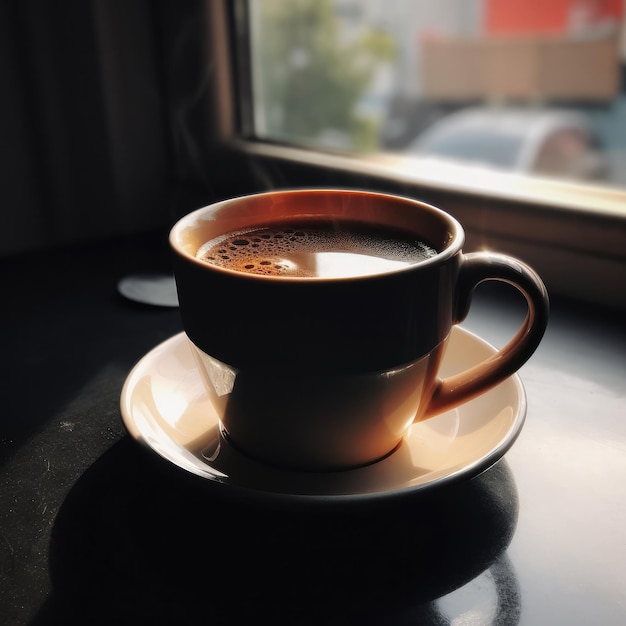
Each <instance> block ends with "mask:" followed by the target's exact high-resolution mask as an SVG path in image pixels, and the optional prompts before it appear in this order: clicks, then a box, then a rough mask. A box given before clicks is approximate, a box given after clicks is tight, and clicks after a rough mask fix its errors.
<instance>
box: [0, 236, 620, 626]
mask: <svg viewBox="0 0 626 626" xmlns="http://www.w3.org/2000/svg"><path fill="white" fill-rule="evenodd" d="M163 239H164V238H163V237H162V235H157V236H153V235H145V236H137V237H128V238H124V239H121V240H118V241H114V242H104V243H96V244H93V245H90V246H81V247H68V248H67V249H63V250H54V251H47V252H37V253H36V254H33V255H27V256H21V257H18V258H12V259H4V260H2V261H0V269H1V272H2V282H3V288H4V294H3V302H4V304H3V307H2V312H1V317H0V320H1V324H0V337H1V339H0V345H1V354H2V358H1V359H0V368H1V380H2V385H1V391H0V393H1V404H0V407H1V408H0V411H1V414H0V624H2V625H5V624H6V625H9V624H10V625H14V624H35V625H39V624H42V625H43V624H144V623H145V624H148V623H149V624H204V623H206V624H249V623H257V622H260V621H262V620H265V621H267V622H268V623H274V624H278V623H284V624H456V625H483V624H506V625H510V624H527V625H533V626H536V625H542V624H550V625H552V624H567V625H576V624H580V625H588V624H597V625H603V626H604V625H613V624H615V625H618V624H620V625H621V624H624V623H626V530H625V528H626V401H625V395H626V394H625V387H626V384H625V381H626V328H625V324H624V321H623V319H624V314H623V313H619V312H616V311H611V310H606V309H599V308H595V307H591V306H589V305H583V304H581V303H576V302H571V301H566V300H560V299H558V298H553V311H552V316H551V321H550V324H549V327H548V331H547V333H546V335H545V338H544V341H543V343H542V345H541V346H540V348H539V350H538V351H537V352H536V353H535V355H534V356H533V357H532V358H531V360H530V361H529V362H528V363H527V364H526V365H525V366H524V367H523V369H522V370H521V372H520V374H521V378H522V381H523V383H524V385H525V388H526V392H527V397H528V413H527V420H526V424H525V426H524V429H523V430H522V433H521V435H520V437H519V438H518V440H517V441H516V442H515V444H514V445H513V447H512V449H511V450H509V452H508V453H507V454H506V455H505V457H504V458H503V459H502V460H501V461H500V462H498V463H497V464H496V465H495V466H493V467H492V468H490V469H489V470H487V471H485V472H484V473H482V474H481V475H480V476H478V477H475V478H473V479H471V480H470V479H468V480H464V481H462V482H458V483H455V484H451V485H446V486H445V487H442V488H441V489H438V490H435V491H431V492H427V493H426V494H423V495H420V496H419V497H408V498H403V499H399V500H398V501H393V502H385V503H384V504H379V505H377V506H371V505H370V506H367V505H355V506H354V507H346V508H341V509H339V508H333V507H315V508H312V509H308V508H306V509H297V508H290V509H281V508H277V507H275V506H273V505H272V506H264V505H263V504H262V503H259V502H242V501H236V500H233V499H232V498H230V497H228V494H224V493H221V492H220V490H219V489H215V488H213V489H207V488H206V484H205V483H204V482H203V481H202V480H201V479H196V478H195V477H191V476H189V475H186V474H184V472H182V470H179V469H178V468H174V467H171V466H169V465H168V464H167V463H166V462H165V461H163V460H162V459H160V458H158V457H156V456H154V455H153V454H151V453H150V452H148V451H147V450H146V449H144V448H143V447H140V446H139V445H138V444H137V443H136V442H135V441H133V440H131V439H130V438H129V437H128V436H127V435H126V434H125V431H124V428H123V425H122V421H121V416H120V410H119V397H120V392H121V389H122V385H123V383H124V380H125V378H126V376H127V374H128V372H129V370H130V368H131V367H132V366H133V365H134V364H135V363H136V362H137V361H138V360H139V359H140V358H141V357H142V356H143V355H144V354H145V353H146V352H148V351H149V350H150V349H151V348H152V347H154V346H155V345H156V344H158V343H160V342H161V341H163V340H164V339H167V338H168V337H170V336H171V335H173V334H176V333H178V332H179V331H180V330H181V322H180V319H179V313H178V310H177V309H176V308H162V307H153V306H146V305H141V304H137V303H134V302H131V301H129V300H126V299H124V298H123V297H121V296H120V295H119V293H118V291H117V284H118V281H119V280H120V279H122V278H123V277H124V276H126V275H128V274H132V273H134V272H142V271H165V272H169V256H168V253H167V250H166V248H165V245H164V242H163ZM499 293H500V294H501V293H502V291H500V292H498V290H495V289H493V288H484V289H483V288H481V289H480V290H479V291H478V292H477V294H476V296H475V299H474V304H473V306H472V310H471V313H470V316H469V317H468V319H467V320H466V321H465V322H464V324H463V326H464V327H466V328H468V329H469V330H472V331H473V332H475V333H477V334H479V335H481V336H483V337H484V338H485V339H487V340H488V341H490V342H491V343H493V344H494V345H502V344H503V343H504V342H506V341H507V340H508V338H509V337H510V335H511V333H512V332H513V330H514V329H515V327H516V325H517V324H519V322H520V320H521V316H522V310H523V307H522V306H521V303H520V302H519V301H518V300H517V298H516V297H515V296H514V295H511V294H510V293H509V292H505V293H504V295H503V296H502V295H498V294H499Z"/></svg>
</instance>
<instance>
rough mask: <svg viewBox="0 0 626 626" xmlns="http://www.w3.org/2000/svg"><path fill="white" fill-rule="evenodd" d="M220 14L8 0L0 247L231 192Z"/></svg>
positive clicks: (158, 219) (104, 2)
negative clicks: (223, 132) (220, 75)
mask: <svg viewBox="0 0 626 626" xmlns="http://www.w3.org/2000/svg"><path fill="white" fill-rule="evenodd" d="M215 19H216V18H215V11H214V10H213V9H212V8H211V2H207V1H199V0H185V2H182V3H174V2H167V1H163V2H150V1H148V0H132V1H127V0H59V1H58V2H56V1H55V2H50V1H45V0H10V1H4V2H2V3H0V81H1V85H2V97H1V98H0V132H1V141H0V146H1V148H0V159H1V161H0V172H1V174H0V201H1V202H0V207H1V211H2V219H3V227H2V228H0V255H7V254H11V253H15V252H21V251H27V250H33V249H39V248H43V247H49V246H55V245H60V244H64V243H67V242H74V241H85V240H89V239H92V238H102V237H108V236H113V235H118V234H129V233H132V232H135V231H140V230H148V229H165V228H167V227H168V226H169V225H170V224H171V223H172V222H173V220H174V219H176V218H177V217H178V216H179V215H181V214H183V213H184V212H186V211H188V210H190V209H193V208H196V207H197V206H201V205H202V204H203V203H205V202H210V201H212V200H213V199H215V198H216V197H220V196H223V195H226V194H227V193H231V192H232V189H228V190H222V189H221V183H220V181H222V180H225V179H226V178H227V177H225V176H224V174H223V171H221V170H224V168H226V167H227V160H224V159H223V158H222V157H220V156H219V154H218V153H219V148H218V145H217V144H218V142H217V141H216V137H217V136H218V135H219V130H220V129H219V123H220V122H219V120H218V116H217V110H216V106H217V105H216V100H217V98H218V96H219V94H217V93H216V91H217V86H216V72H215V68H216V57H215V55H216V54H222V53H223V52H224V50H225V48H222V49H221V50H222V51H221V52H219V51H218V52H216V48H215V46H212V45H211V44H212V42H211V32H215V27H216V25H215V24H211V20H215ZM217 27H218V28H221V27H225V24H220V25H217ZM218 32H219V31H218Z"/></svg>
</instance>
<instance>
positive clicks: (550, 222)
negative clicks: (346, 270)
mask: <svg viewBox="0 0 626 626" xmlns="http://www.w3.org/2000/svg"><path fill="white" fill-rule="evenodd" d="M236 9H237V10H236V11H234V16H235V20H234V29H235V33H236V36H235V39H234V40H235V42H236V45H235V53H236V54H235V58H236V63H235V65H234V81H235V83H236V85H237V87H238V89H237V90H236V93H237V96H236V101H237V102H238V103H239V105H240V108H239V110H240V113H241V119H240V123H239V126H238V127H237V128H236V131H235V132H234V133H233V137H232V142H231V144H232V146H233V147H234V148H235V151H238V152H239V153H240V154H241V155H243V156H244V158H245V159H246V162H248V163H249V162H252V163H253V164H254V169H255V171H256V172H257V174H258V175H259V179H260V182H259V184H260V185H261V186H263V187H264V188H265V189H267V188H268V187H269V188H275V187H296V186H305V185H310V186H351V187H368V188H373V189H378V190H382V191H390V192H393V193H400V194H403V195H411V196H413V197H416V198H419V199H422V200H424V201H427V202H432V203H433V204H436V205H439V206H441V207H442V208H445V209H446V210H448V211H450V212H452V213H453V214H455V215H456V216H457V217H458V218H459V220H460V221H461V222H462V223H463V225H464V226H465V229H466V231H467V235H468V243H467V248H468V249H478V248H483V247H489V248H492V249H496V250H501V251H503V252H506V253H509V254H513V255H515V256H518V257H520V258H522V259H524V260H526V261H527V262H529V263H530V264H531V265H533V266H534V267H535V268H536V269H537V270H538V271H539V272H540V273H541V274H542V276H543V277H544V279H545V280H546V282H547V284H548V287H549V289H550V291H551V292H552V293H553V294H557V293H560V294H564V295H566V296H575V297H582V298H585V299H587V300H591V301H593V302H603V303H607V304H610V305H612V306H626V288H625V287H626V284H625V281H624V276H625V275H626V274H625V269H626V190H624V187H625V186H626V167H625V166H626V133H625V131H624V130H623V129H626V98H625V96H624V94H623V93H622V89H623V87H622V71H623V59H622V49H621V43H620V42H621V30H622V27H623V22H624V11H623V6H622V2H621V1H619V2H616V1H612V0H605V1H603V0H597V1H594V0H585V1H582V0H550V2H542V1H541V0H532V1H529V2H526V3H511V2H507V1H505V0H445V1H441V0H421V1H420V2H413V1H412V0H249V1H247V2H246V1H244V0H240V1H239V2H238V3H237V5H236Z"/></svg>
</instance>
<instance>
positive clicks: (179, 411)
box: [150, 376, 189, 427]
mask: <svg viewBox="0 0 626 626" xmlns="http://www.w3.org/2000/svg"><path fill="white" fill-rule="evenodd" d="M178 384H179V383H178ZM150 386H151V388H152V398H153V400H154V404H155V405H156V408H157V410H158V411H159V414H160V415H161V416H162V417H163V419H164V420H165V421H166V422H167V423H168V424H169V425H170V426H172V427H176V425H177V423H178V422H179V421H180V420H181V418H182V416H183V415H184V413H185V411H186V410H187V407H188V406H189V397H188V396H186V395H185V394H184V393H177V391H176V386H177V385H172V381H171V380H168V379H167V378H165V377H161V376H153V377H152V379H151V380H150Z"/></svg>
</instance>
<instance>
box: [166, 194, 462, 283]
mask: <svg viewBox="0 0 626 626" xmlns="http://www.w3.org/2000/svg"><path fill="white" fill-rule="evenodd" d="M304 194H307V195H310V194H320V195H323V194H326V195H327V194H340V195H354V196H358V195H361V196H368V197H370V198H381V199H383V198H384V199H387V200H389V199H391V200H392V201H398V202H399V203H405V204H408V205H413V206H415V207H419V208H420V209H422V210H427V211H430V212H431V213H434V214H435V215H436V216H437V217H439V218H440V219H441V220H443V221H445V222H447V224H448V227H449V232H450V240H449V244H448V245H447V246H446V247H445V248H444V249H443V250H437V253H436V254H435V255H434V256H433V257H429V258H427V259H422V260H420V261H418V262H416V263H411V264H410V265H407V266H405V267H399V268H392V269H388V270H382V271H380V272H372V273H369V274H364V275H358V276H342V277H338V276H336V277H329V276H307V277H306V278H303V277H300V276H284V275H283V276H275V275H267V274H251V273H247V272H241V271H239V270H234V269H230V268H226V267H221V266H218V265H213V264H211V263H206V262H205V261H202V260H200V259H199V258H197V257H196V256H195V254H191V253H190V252H188V251H187V250H185V249H184V247H183V245H182V243H181V237H182V231H184V230H185V229H186V228H188V227H191V226H192V225H193V224H195V223H197V222H198V220H199V218H200V216H202V215H207V214H211V213H215V212H216V211H219V210H220V209H223V208H224V207H227V206H228V205H232V204H238V203H241V202H242V201H246V200H249V199H262V198H263V197H268V198H269V197H270V196H272V197H276V196H277V195H280V196H286V195H293V196H297V195H304ZM464 242H465V231H464V230H463V227H462V226H461V223H460V222H459V221H458V220H457V219H456V218H455V217H453V216H452V215H450V214H449V213H447V212H446V211H444V210H442V209H440V208H438V207H436V206H434V205H432V204H429V203H427V202H423V201H421V200H415V199H414V198H410V197H408V196H401V195H397V194H390V193H385V192H378V191H367V190H359V189H344V188H334V187H320V188H295V189H279V190H275V191H264V192H259V193H251V194H243V195H240V196H233V197H231V198H227V199H225V200H220V201H218V202H214V203H211V204H208V205H205V206H203V207H200V208H198V209H195V210H193V211H190V212H189V213H187V214H186V215H184V216H182V217H181V218H180V219H178V220H177V221H176V222H175V223H174V225H173V226H172V227H171V229H170V233H169V244H170V247H171V248H172V249H173V250H174V252H176V254H178V255H179V256H181V257H183V258H184V259H185V260H187V261H189V262H191V263H192V264H193V265H195V266H197V267H201V268H203V269H204V271H211V272H216V273H218V274H223V275H225V276H231V277H237V278H240V279H244V280H254V281H266V282H267V281H269V282H277V281H278V282H296V283H300V282H307V283H309V282H311V283H313V282H315V283H323V282H345V281H346V280H349V281H353V280H356V281H360V280H371V279H374V278H377V277H382V276H389V275H397V274H404V273H407V272H411V271H419V270H420V269H422V268H424V267H430V266H433V265H439V264H441V263H444V262H445V261H447V260H448V259H449V258H451V257H452V256H454V255H455V254H457V253H458V252H459V251H460V250H461V249H462V247H463V244H464Z"/></svg>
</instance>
